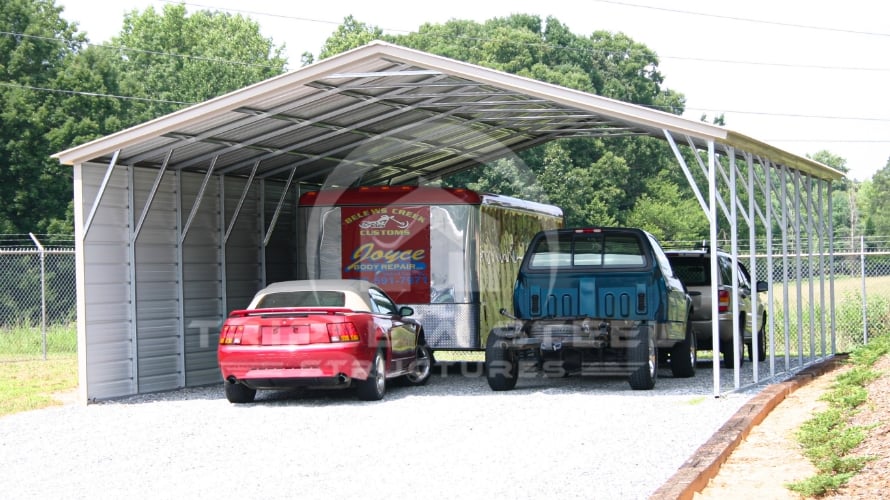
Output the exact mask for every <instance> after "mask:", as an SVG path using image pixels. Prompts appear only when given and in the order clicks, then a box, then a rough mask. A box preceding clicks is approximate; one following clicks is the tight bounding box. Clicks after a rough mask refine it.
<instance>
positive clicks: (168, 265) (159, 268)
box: [133, 168, 182, 393]
mask: <svg viewBox="0 0 890 500" xmlns="http://www.w3.org/2000/svg"><path fill="white" fill-rule="evenodd" d="M157 175H158V170H148V169H142V168H136V169H134V170H133V200H134V215H135V219H136V221H137V222H138V220H139V217H140V216H141V215H142V211H143V210H145V209H146V207H147V206H148V205H147V200H148V196H149V194H150V193H151V189H152V186H153V185H154V183H155V181H156V179H157ZM177 196H178V189H177V188H176V175H175V173H173V172H166V173H165V174H164V177H163V178H162V180H161V183H160V185H159V186H158V190H157V193H156V195H155V197H154V199H153V200H152V202H151V205H150V206H148V210H147V213H146V214H145V219H144V222H143V225H142V227H141V230H140V232H139V235H138V236H137V238H136V242H135V263H134V267H135V275H136V283H135V289H136V342H137V344H136V345H137V353H138V358H137V366H138V377H139V379H138V380H139V392H140V393H145V392H157V391H163V390H170V389H176V388H178V387H181V384H182V382H181V379H182V368H181V366H182V341H181V334H180V326H179V325H180V322H179V316H180V313H179V284H178V279H179V278H178V269H177V265H176V262H177V252H176V247H177V242H178V239H179V224H177Z"/></svg>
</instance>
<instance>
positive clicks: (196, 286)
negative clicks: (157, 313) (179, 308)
mask: <svg viewBox="0 0 890 500" xmlns="http://www.w3.org/2000/svg"><path fill="white" fill-rule="evenodd" d="M203 181H204V176H203V175H199V174H190V173H183V174H182V199H183V202H182V212H183V213H182V217H183V221H182V222H183V223H185V221H186V220H187V218H188V216H189V213H190V211H191V210H192V207H193V206H194V204H195V199H196V198H197V196H198V193H199V192H200V188H201V183H202V182H203ZM222 224H224V221H222V220H221V219H220V217H219V182H218V178H217V177H215V176H214V178H213V179H211V180H210V182H208V184H207V188H206V189H205V191H204V195H203V197H202V199H201V204H200V206H199V208H198V210H197V212H196V213H195V217H194V219H193V220H192V224H191V226H190V228H189V232H188V234H187V235H186V238H185V242H184V243H183V248H182V253H183V269H182V271H183V310H184V325H185V331H184V333H185V339H184V349H185V352H184V355H185V363H184V366H185V385H186V386H187V387H193V386H197V385H206V384H211V383H216V382H220V381H222V376H221V375H220V373H219V365H218V364H217V361H216V346H217V343H218V342H219V329H220V327H221V326H222V321H223V312H222V300H223V288H222V279H223V277H222V264H221V263H220V246H221V244H222V239H221V233H220V231H221V230H224V229H225V227H224V226H222ZM221 226H222V227H221Z"/></svg>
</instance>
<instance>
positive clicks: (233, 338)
mask: <svg viewBox="0 0 890 500" xmlns="http://www.w3.org/2000/svg"><path fill="white" fill-rule="evenodd" d="M242 336H244V325H237V326H235V325H223V327H222V331H221V332H220V334H219V343H220V344H240V343H241V337H242Z"/></svg>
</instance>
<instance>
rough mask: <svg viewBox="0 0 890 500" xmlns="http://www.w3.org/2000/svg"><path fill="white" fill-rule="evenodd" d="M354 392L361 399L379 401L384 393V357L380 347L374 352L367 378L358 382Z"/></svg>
mask: <svg viewBox="0 0 890 500" xmlns="http://www.w3.org/2000/svg"><path fill="white" fill-rule="evenodd" d="M356 393H357V394H358V398H359V399H361V400H362V401H380V400H381V399H383V396H384V395H386V357H385V356H384V355H383V350H382V349H378V350H377V352H376V353H374V360H373V361H371V372H370V373H368V378H366V379H365V380H360V381H359V382H358V385H357V387H356Z"/></svg>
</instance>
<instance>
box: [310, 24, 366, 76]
mask: <svg viewBox="0 0 890 500" xmlns="http://www.w3.org/2000/svg"><path fill="white" fill-rule="evenodd" d="M380 39H383V30H382V29H380V28H378V27H376V26H370V25H368V24H366V23H362V22H359V21H356V19H355V18H354V17H352V16H347V17H346V18H345V19H343V24H341V25H340V26H338V27H337V30H336V31H335V32H334V33H333V34H332V35H331V36H330V37H328V39H327V40H325V43H324V45H323V46H322V47H321V52H320V53H319V54H318V58H319V59H326V58H328V57H331V56H333V55H336V54H340V53H341V52H346V51H347V50H351V49H354V48H357V47H361V46H362V45H366V44H368V43H370V42H372V41H374V40H380ZM311 62H313V58H312V55H311V54H303V65H304V66H305V65H306V64H308V63H311Z"/></svg>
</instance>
